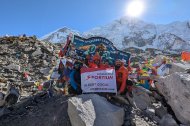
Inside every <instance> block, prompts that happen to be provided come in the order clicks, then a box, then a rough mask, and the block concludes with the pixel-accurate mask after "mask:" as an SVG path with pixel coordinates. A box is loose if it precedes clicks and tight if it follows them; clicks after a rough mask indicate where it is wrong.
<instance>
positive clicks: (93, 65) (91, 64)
mask: <svg viewBox="0 0 190 126" xmlns="http://www.w3.org/2000/svg"><path fill="white" fill-rule="evenodd" d="M88 67H89V68H98V65H96V64H95V63H93V62H88Z"/></svg>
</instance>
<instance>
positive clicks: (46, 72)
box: [40, 67, 50, 76]
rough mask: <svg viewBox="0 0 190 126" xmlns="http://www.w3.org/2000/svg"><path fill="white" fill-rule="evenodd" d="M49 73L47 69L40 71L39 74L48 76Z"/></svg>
mask: <svg viewBox="0 0 190 126" xmlns="http://www.w3.org/2000/svg"><path fill="white" fill-rule="evenodd" d="M49 71H50V68H49V67H47V68H42V69H40V72H41V73H42V74H44V75H45V76H47V75H49Z"/></svg>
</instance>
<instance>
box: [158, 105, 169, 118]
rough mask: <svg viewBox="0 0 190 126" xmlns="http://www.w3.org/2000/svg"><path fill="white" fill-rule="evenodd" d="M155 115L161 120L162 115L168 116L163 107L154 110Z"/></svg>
mask: <svg viewBox="0 0 190 126" xmlns="http://www.w3.org/2000/svg"><path fill="white" fill-rule="evenodd" d="M155 114H156V116H158V117H160V118H162V117H163V116H164V115H166V114H168V112H167V108H166V107H164V106H163V105H160V106H159V107H156V108H155Z"/></svg>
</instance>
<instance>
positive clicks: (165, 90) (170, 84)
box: [156, 72, 190, 125]
mask: <svg viewBox="0 0 190 126" xmlns="http://www.w3.org/2000/svg"><path fill="white" fill-rule="evenodd" d="M158 82H159V83H158V84H156V87H157V89H158V90H159V92H160V93H161V94H162V95H163V96H164V97H165V99H166V101H167V103H168V104H169V105H170V106H171V108H172V110H173V111H174V113H175V115H176V117H177V119H178V120H179V121H180V122H181V123H182V124H188V125H190V118H189V117H190V74H187V73H180V72H178V73H173V74H171V75H168V76H165V77H160V78H159V80H158Z"/></svg>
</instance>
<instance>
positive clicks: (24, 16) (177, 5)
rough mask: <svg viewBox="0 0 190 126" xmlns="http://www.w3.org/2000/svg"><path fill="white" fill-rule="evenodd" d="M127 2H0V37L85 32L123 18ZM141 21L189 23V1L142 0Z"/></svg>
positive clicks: (80, 0)
mask: <svg viewBox="0 0 190 126" xmlns="http://www.w3.org/2000/svg"><path fill="white" fill-rule="evenodd" d="M129 1H131V0H0V5H1V7H0V36H1V35H5V34H11V35H19V34H23V33H25V34H27V35H37V37H41V36H43V35H45V34H47V33H49V32H52V31H54V30H56V29H58V28H61V27H64V26H67V27H69V28H72V29H76V30H79V31H82V32H83V31H87V30H90V29H91V28H94V27H96V26H102V25H104V24H107V23H109V22H111V21H112V20H115V19H119V18H120V17H123V16H125V15H126V11H125V10H126V6H127V4H128V2H129ZM142 1H144V2H145V5H146V7H145V11H144V13H143V15H141V17H139V18H140V19H141V20H144V21H147V22H153V23H159V24H167V23H170V22H172V21H185V20H190V9H189V7H188V6H189V5H190V0H142Z"/></svg>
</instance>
